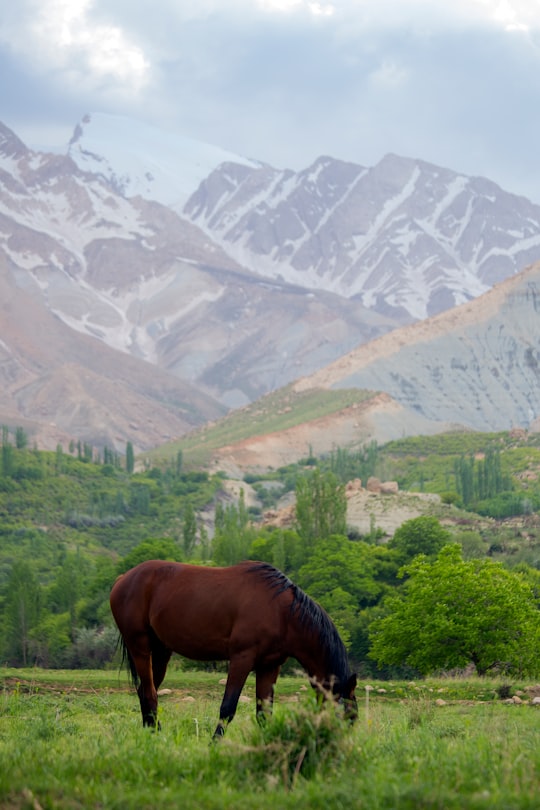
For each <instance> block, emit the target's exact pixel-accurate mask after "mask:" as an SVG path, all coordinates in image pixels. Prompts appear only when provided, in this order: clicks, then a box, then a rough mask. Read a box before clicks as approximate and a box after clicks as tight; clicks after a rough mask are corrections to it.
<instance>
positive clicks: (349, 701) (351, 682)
mask: <svg viewBox="0 0 540 810" xmlns="http://www.w3.org/2000/svg"><path fill="white" fill-rule="evenodd" d="M355 689H356V672H354V673H353V674H352V675H351V676H350V678H348V679H347V680H346V681H345V683H344V684H341V685H340V687H339V689H338V702H339V704H340V705H342V706H343V713H344V715H345V719H346V720H348V721H349V723H354V721H355V720H356V719H357V718H358V704H357V702H356V695H355Z"/></svg>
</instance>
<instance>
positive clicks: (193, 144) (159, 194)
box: [68, 113, 260, 210]
mask: <svg viewBox="0 0 540 810" xmlns="http://www.w3.org/2000/svg"><path fill="white" fill-rule="evenodd" d="M68 151H69V155H70V157H72V158H73V160H74V161H75V163H76V164H77V165H78V166H79V168H80V169H82V170H83V171H85V172H95V173H97V174H100V175H103V176H105V177H106V178H107V179H108V180H109V181H110V182H111V183H112V184H113V185H114V187H115V188H116V189H117V190H118V191H119V192H120V193H121V194H122V195H123V196H125V197H134V196H137V195H140V196H142V197H146V198H147V199H153V200H156V201H157V202H160V203H162V204H163V205H168V206H170V207H172V208H173V209H175V210H181V209H182V207H183V205H184V203H185V202H186V200H187V199H188V197H189V196H190V195H191V194H193V192H194V191H196V190H197V188H198V187H199V184H200V183H201V182H202V181H203V180H204V179H205V178H206V177H207V176H208V175H209V174H210V172H212V171H213V170H214V169H215V168H216V167H217V166H219V165H221V164H222V163H239V164H243V165H247V166H259V165H260V164H258V163H255V162H254V161H251V160H247V159H246V158H243V157H241V156H239V155H236V154H233V153H232V152H228V151H226V150H225V149H221V148H220V147H218V146H213V145H211V144H207V143H202V142H200V141H197V140H194V139H192V138H189V137H186V136H183V135H180V134H178V133H175V132H168V131H166V130H162V129H157V128H156V127H153V126H151V125H149V124H146V123H144V122H141V121H135V120H133V119H131V118H127V117H125V116H121V115H109V114H105V113H87V114H86V115H84V116H83V118H82V119H81V121H80V122H79V123H78V124H77V126H76V127H75V131H74V133H73V136H72V138H71V140H70V142H69V147H68Z"/></svg>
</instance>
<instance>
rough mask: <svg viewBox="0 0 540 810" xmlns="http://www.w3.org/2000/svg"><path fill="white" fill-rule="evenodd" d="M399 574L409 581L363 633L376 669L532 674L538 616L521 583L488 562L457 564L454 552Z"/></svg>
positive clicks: (539, 634)
mask: <svg viewBox="0 0 540 810" xmlns="http://www.w3.org/2000/svg"><path fill="white" fill-rule="evenodd" d="M403 572H404V573H406V574H407V575H408V577H409V578H408V579H407V581H406V582H405V584H404V586H403V589H402V591H401V593H398V594H395V595H392V596H390V597H388V598H387V600H386V604H385V607H386V609H387V610H388V615H386V616H385V617H383V618H381V619H378V620H375V621H374V622H373V623H372V624H371V627H370V637H371V641H372V648H371V652H370V656H371V657H372V658H374V659H375V660H376V661H378V663H379V664H400V663H407V664H408V665H409V666H411V667H413V668H414V669H416V670H418V671H419V672H421V673H423V674H426V673H430V672H434V671H436V670H444V669H451V668H454V667H464V666H466V665H467V664H468V663H469V662H471V661H472V662H473V663H474V664H475V666H476V669H477V671H478V673H479V674H484V673H486V672H488V671H489V670H492V669H498V670H501V671H508V672H510V671H513V672H517V673H527V672H535V671H537V670H538V649H539V644H540V622H539V613H538V607H537V605H536V603H535V599H534V595H533V592H532V590H531V587H530V585H529V584H528V583H527V582H526V581H525V580H524V579H523V577H521V576H520V575H516V574H514V573H511V572H509V571H506V570H505V569H504V568H503V567H502V565H501V564H500V563H494V562H492V561H491V560H470V561H464V560H463V559H462V557H461V550H460V547H459V546H458V545H457V544H454V545H450V546H445V547H444V548H443V549H442V550H441V551H440V553H439V555H438V557H437V558H436V560H434V561H430V560H428V559H427V558H426V557H418V558H416V559H415V560H414V561H413V562H412V563H411V564H410V565H408V566H407V567H405V569H404V571H403Z"/></svg>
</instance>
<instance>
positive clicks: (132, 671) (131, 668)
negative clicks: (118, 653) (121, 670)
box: [117, 634, 140, 687]
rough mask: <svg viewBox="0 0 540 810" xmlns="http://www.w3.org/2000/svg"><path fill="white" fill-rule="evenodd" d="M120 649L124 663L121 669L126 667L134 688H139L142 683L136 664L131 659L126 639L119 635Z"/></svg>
mask: <svg viewBox="0 0 540 810" xmlns="http://www.w3.org/2000/svg"><path fill="white" fill-rule="evenodd" d="M118 648H120V649H121V650H122V662H121V664H120V667H124V666H125V668H126V669H127V672H128V675H129V676H130V677H131V682H132V684H133V686H135V687H137V686H138V685H139V683H140V678H139V674H138V672H137V669H136V667H135V662H134V660H133V658H132V657H131V653H130V651H129V650H128V648H127V647H126V642H125V641H124V637H123V636H122V635H121V634H119V636H118V646H117V649H118Z"/></svg>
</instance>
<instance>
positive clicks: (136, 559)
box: [118, 537, 180, 574]
mask: <svg viewBox="0 0 540 810" xmlns="http://www.w3.org/2000/svg"><path fill="white" fill-rule="evenodd" d="M145 560H171V561H172V562H179V561H180V554H179V548H178V546H177V545H176V543H175V542H174V540H171V539H170V538H169V537H162V538H155V539H152V540H144V541H143V542H142V543H139V545H138V546H135V548H133V549H132V550H131V551H130V552H129V554H126V556H125V557H123V559H121V560H120V562H119V563H118V573H119V574H123V573H124V572H125V571H129V569H130V568H134V567H135V566H136V565H138V564H139V563H142V562H145Z"/></svg>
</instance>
